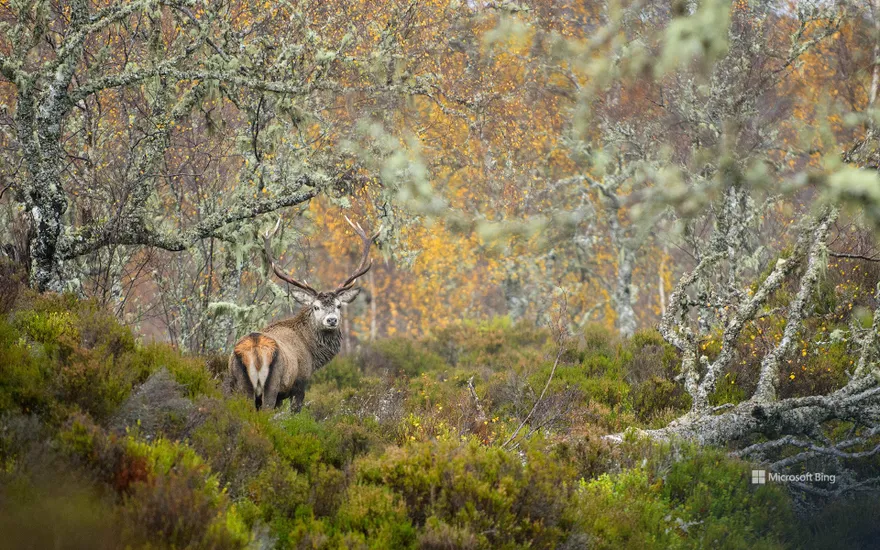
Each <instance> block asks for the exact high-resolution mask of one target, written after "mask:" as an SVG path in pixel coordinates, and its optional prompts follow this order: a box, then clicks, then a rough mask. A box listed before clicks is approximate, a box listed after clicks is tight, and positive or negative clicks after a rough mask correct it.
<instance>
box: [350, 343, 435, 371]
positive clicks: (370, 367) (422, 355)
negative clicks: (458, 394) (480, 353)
mask: <svg viewBox="0 0 880 550" xmlns="http://www.w3.org/2000/svg"><path fill="white" fill-rule="evenodd" d="M358 362H359V363H360V365H361V367H362V368H363V370H364V372H366V373H368V374H378V375H383V376H407V377H409V378H412V377H415V376H418V375H419V374H421V373H423V372H429V371H434V370H440V369H442V368H443V367H444V366H445V363H444V362H443V359H442V358H441V357H440V356H439V355H437V354H435V353H434V352H432V351H430V350H428V349H425V348H424V347H423V346H421V345H418V344H416V343H414V342H413V341H411V340H407V339H404V338H389V339H387V340H378V341H376V342H373V343H371V344H369V345H367V346H365V347H364V348H363V349H362V350H361V351H360V352H359V353H358Z"/></svg>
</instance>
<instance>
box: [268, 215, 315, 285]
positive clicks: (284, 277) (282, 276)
mask: <svg viewBox="0 0 880 550" xmlns="http://www.w3.org/2000/svg"><path fill="white" fill-rule="evenodd" d="M279 227H281V218H280V217H279V218H278V221H277V222H275V228H274V229H272V231H266V233H264V234H263V248H264V249H265V250H266V256H267V257H268V258H269V263H270V264H271V265H272V271H274V272H275V275H276V276H277V277H278V278H279V279H281V280H282V281H285V282H287V283H290V284H292V285H293V286H295V287H297V288H300V289H302V290H305V291H307V292H311V293H312V294H316V295H317V294H318V291H317V290H315V289H314V288H312V287H310V286H309V285H308V284H306V283H305V282H299V281H297V280H296V279H294V278H293V277H292V276H291V275H288V274H287V273H285V272H284V271H282V270H281V268H280V267H278V264H277V263H275V258H274V257H273V256H272V237H274V236H275V234H276V233H278V228H279Z"/></svg>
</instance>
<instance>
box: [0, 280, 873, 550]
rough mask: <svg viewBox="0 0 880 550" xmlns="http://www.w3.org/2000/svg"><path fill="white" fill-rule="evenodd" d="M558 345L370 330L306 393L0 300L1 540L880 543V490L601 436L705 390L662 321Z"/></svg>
mask: <svg viewBox="0 0 880 550" xmlns="http://www.w3.org/2000/svg"><path fill="white" fill-rule="evenodd" d="M558 346H559V344H557V342H556V341H555V340H554V338H553V337H552V335H551V334H550V333H549V331H547V330H544V329H541V328H536V327H534V326H529V325H526V324H520V325H515V324H511V323H510V322H509V321H507V320H505V319H497V320H494V321H491V322H482V323H476V322H474V323H470V322H463V323H459V324H455V325H453V326H450V327H448V328H445V329H443V330H440V331H437V332H436V333H435V334H433V335H431V336H429V337H425V338H422V339H418V340H409V339H387V340H380V341H376V342H372V343H365V344H362V345H361V346H360V347H359V349H358V350H357V351H356V352H355V353H352V354H349V355H346V356H340V357H337V358H336V359H335V360H334V361H333V362H332V363H330V364H329V365H328V366H327V367H325V368H324V369H322V370H320V371H319V372H318V373H317V374H316V376H315V378H314V380H313V383H312V385H311V387H310V388H309V390H308V392H307V394H306V403H305V406H304V408H303V411H302V412H300V413H296V414H294V413H291V412H289V411H288V410H287V407H286V404H284V406H283V407H282V408H281V409H278V410H274V411H255V410H254V409H253V406H252V405H250V404H249V403H246V402H245V401H244V399H242V398H240V397H235V396H233V397H229V396H224V395H223V394H222V391H221V387H222V384H221V378H222V374H223V371H224V370H225V365H226V358H225V357H224V356H220V355H218V356H216V357H193V356H187V355H184V354H181V353H178V352H177V351H175V350H173V349H172V348H170V347H168V346H164V345H159V344H152V345H142V344H141V343H139V342H138V341H137V339H136V338H135V336H134V335H133V334H132V333H131V332H130V331H129V330H128V329H126V328H124V327H122V326H120V325H119V324H118V323H117V322H116V321H115V319H113V318H112V317H111V316H108V315H107V314H105V313H104V312H102V311H101V310H100V309H99V308H97V307H96V306H95V305H94V304H92V303H89V302H83V301H79V300H76V299H74V298H72V297H65V296H43V297H33V296H31V297H26V298H25V299H22V300H19V303H18V304H17V305H16V306H15V307H14V308H12V310H11V311H9V312H7V313H5V314H3V315H2V316H0V532H2V533H4V536H3V540H0V547H9V548H48V547H57V548H120V547H133V548H140V547H150V548H244V547H252V548H272V547H277V548H291V547H294V548H436V549H441V548H519V547H531V548H572V549H574V548H609V549H610V548H664V549H665V548H729V549H738V548H750V549H754V548H759V549H771V548H772V549H776V548H778V549H782V548H831V547H834V548H874V547H875V541H876V540H878V537H880V526H878V525H880V524H878V522H877V521H876V519H877V517H878V514H880V503H878V502H877V499H863V500H852V501H842V502H835V503H830V504H827V505H825V506H824V507H822V508H821V509H817V511H816V512H815V513H814V514H812V515H804V514H803V513H796V511H801V512H802V511H803V510H804V507H803V503H802V502H801V501H800V500H799V498H800V497H799V496H798V495H797V494H791V493H789V492H788V490H787V489H786V488H785V487H784V486H782V485H779V484H773V483H768V484H761V485H758V484H752V480H751V470H752V468H753V467H754V466H753V465H751V464H749V463H747V462H743V461H740V460H737V459H734V458H730V457H729V456H728V454H727V452H726V451H725V450H724V449H715V448H695V447H693V446H689V445H686V444H676V445H669V444H663V445H661V444H656V443H652V442H647V441H639V440H635V439H634V438H627V439H625V440H624V441H623V442H622V443H620V444H612V443H610V442H608V441H607V440H606V439H603V436H604V435H607V434H609V433H616V432H620V431H624V430H626V428H628V427H638V428H651V427H660V426H663V425H665V424H666V423H668V422H669V421H670V420H672V419H673V418H675V417H677V416H679V415H680V414H682V413H683V412H684V411H686V410H687V408H688V405H689V402H688V400H687V398H686V395H685V394H684V392H683V391H682V390H681V388H680V386H679V385H678V384H677V383H676V382H675V381H674V378H675V375H676V369H677V365H678V357H677V354H676V352H675V351H674V350H673V349H671V348H670V347H668V346H667V345H665V344H664V343H663V341H662V339H661V338H660V337H659V336H658V335H657V334H656V333H652V332H645V333H639V334H637V335H636V336H634V337H633V338H631V339H628V340H620V339H618V338H616V337H615V336H613V335H612V334H610V333H608V332H606V331H604V330H602V329H599V328H595V327H591V328H589V329H587V330H586V331H585V332H584V333H583V334H581V335H578V337H576V338H573V339H571V340H570V341H567V342H566V343H565V344H562V346H563V347H562V348H559V347H558ZM557 358H558V362H557ZM554 364H555V367H556V368H555V369H554ZM551 372H552V373H553V376H552V380H550V382H549V383H548V379H550V374H551ZM545 388H546V391H544V390H545ZM728 391H729V390H728ZM542 394H543V398H539V396H541V395H542ZM524 419H528V422H524ZM814 504H815V503H814Z"/></svg>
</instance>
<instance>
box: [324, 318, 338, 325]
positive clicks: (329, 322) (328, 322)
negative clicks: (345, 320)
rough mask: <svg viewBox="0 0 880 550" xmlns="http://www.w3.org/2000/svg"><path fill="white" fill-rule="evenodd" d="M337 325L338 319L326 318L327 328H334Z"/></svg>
mask: <svg viewBox="0 0 880 550" xmlns="http://www.w3.org/2000/svg"><path fill="white" fill-rule="evenodd" d="M337 324H339V319H337V318H336V317H328V318H327V326H328V327H335V326H336V325H337Z"/></svg>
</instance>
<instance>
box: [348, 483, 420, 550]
mask: <svg viewBox="0 0 880 550" xmlns="http://www.w3.org/2000/svg"><path fill="white" fill-rule="evenodd" d="M335 523H336V526H337V527H338V528H339V529H340V530H342V532H344V533H346V536H345V540H346V546H348V547H352V546H353V544H352V543H355V542H356V543H360V544H365V543H367V544H366V545H367V546H368V547H369V548H377V549H384V548H408V547H411V546H413V543H414V542H415V529H414V528H413V526H412V524H411V522H410V520H409V518H408V517H407V513H406V505H404V503H403V500H402V499H401V498H400V496H399V495H398V494H396V493H395V492H393V491H392V490H391V489H389V488H387V487H381V486H375V485H364V484H353V485H351V486H349V488H348V491H347V493H346V495H345V499H344V502H343V504H342V505H341V506H340V507H339V510H338V512H337V513H336V521H335Z"/></svg>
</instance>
